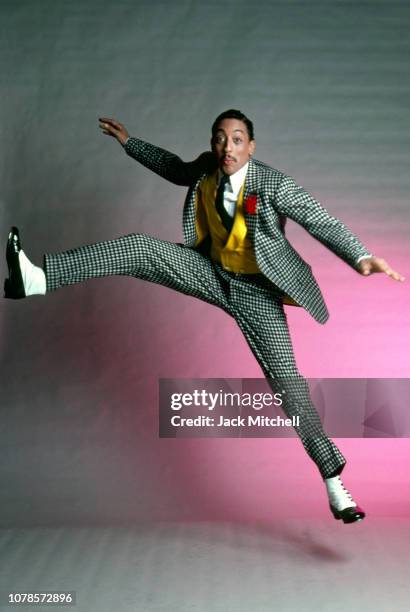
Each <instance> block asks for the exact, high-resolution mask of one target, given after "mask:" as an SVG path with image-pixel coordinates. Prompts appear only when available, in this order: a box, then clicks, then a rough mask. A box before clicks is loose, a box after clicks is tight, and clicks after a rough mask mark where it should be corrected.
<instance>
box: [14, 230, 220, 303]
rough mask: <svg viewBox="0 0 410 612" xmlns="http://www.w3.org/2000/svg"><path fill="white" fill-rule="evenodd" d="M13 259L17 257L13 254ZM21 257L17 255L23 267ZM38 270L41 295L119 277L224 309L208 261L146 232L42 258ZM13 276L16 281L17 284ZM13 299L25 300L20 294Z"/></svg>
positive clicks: (214, 276)
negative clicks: (42, 284) (42, 277)
mask: <svg viewBox="0 0 410 612" xmlns="http://www.w3.org/2000/svg"><path fill="white" fill-rule="evenodd" d="M13 257H14V259H15V258H16V257H17V255H16V254H14V253H13ZM25 259H26V257H25V255H24V257H23V258H22V257H21V254H20V261H22V263H23V264H24V262H25ZM14 263H15V262H14ZM30 266H32V264H31V263H30ZM32 267H33V268H34V267H35V266H32ZM37 270H41V269H40V268H37ZM43 270H44V273H45V286H46V293H49V292H50V291H55V290H56V289H59V288H61V287H65V286H67V285H72V284H75V283H80V282H83V281H86V280H88V279H92V278H99V277H105V276H111V275H124V276H133V277H134V278H140V279H143V280H148V281H150V282H154V283H158V284H160V285H164V286H167V287H170V288H172V289H175V290H176V291H179V292H181V293H185V294H187V295H191V296H193V297H197V298H199V299H201V300H204V301H206V302H209V303H211V304H214V305H216V306H220V307H221V308H226V306H227V304H226V297H225V293H224V291H223V289H222V287H221V279H220V278H219V277H218V276H217V275H216V274H215V269H214V267H213V265H212V262H211V261H210V260H209V259H208V258H206V257H204V256H203V255H201V254H199V253H197V252H196V251H195V250H193V249H190V248H187V247H184V246H183V245H181V244H175V243H173V242H168V241H165V240H160V239H158V238H154V237H152V236H148V235H146V234H129V235H127V236H123V237H120V238H117V239H114V240H108V241H104V242H97V243H95V244H90V245H86V246H81V247H78V248H75V249H70V250H68V251H62V252H60V253H54V254H51V253H48V254H45V255H44V266H43ZM23 272H24V271H23ZM19 276H20V278H18V279H17V280H19V281H21V275H19ZM23 277H24V273H23ZM24 280H26V279H25V278H24ZM6 282H7V281H6ZM42 293H44V292H42ZM26 295H28V293H26ZM6 297H8V296H6ZM19 297H25V296H24V292H23V295H20V296H19Z"/></svg>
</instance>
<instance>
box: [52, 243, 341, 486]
mask: <svg viewBox="0 0 410 612" xmlns="http://www.w3.org/2000/svg"><path fill="white" fill-rule="evenodd" d="M44 271H45V274H46V282H47V292H50V291H54V290H56V289H58V288H60V287H64V286H65V285H72V284H74V283H79V282H82V281H86V280H88V279H90V278H97V277H103V276H111V275H115V274H119V275H125V276H133V277H135V278H140V279H144V280H147V281H151V282H153V283H158V284H160V285H163V286H166V287H170V288H171V289H175V290H176V291H179V292H181V293H185V294H186V295H190V296H193V297H196V298H199V299H200V300H203V301H205V302H208V303H210V304H214V305H215V306H219V307H220V308H222V309H223V310H224V311H225V312H227V313H228V314H229V315H231V316H232V317H233V318H234V319H235V320H236V322H237V323H238V325H239V327H240V329H241V331H242V332H243V334H244V336H245V338H246V340H247V342H248V344H249V347H250V349H251V350H252V352H253V354H254V355H255V357H256V359H257V360H258V363H259V365H260V366H261V368H262V370H263V373H264V375H265V376H266V378H267V379H269V384H270V385H271V387H272V388H273V389H274V390H277V389H278V388H279V387H280V388H281V389H282V390H285V394H284V395H283V398H284V401H283V405H282V408H283V410H284V412H285V414H286V415H287V416H288V417H292V416H293V415H296V416H297V415H299V416H300V419H299V422H300V426H299V427H296V428H295V429H296V431H297V434H298V435H299V437H300V439H301V441H302V444H303V446H304V447H305V449H306V451H307V453H308V455H309V456H310V457H311V459H312V460H313V461H314V462H315V463H316V465H317V467H318V469H319V471H320V474H321V476H322V477H323V478H329V477H331V476H334V475H336V474H340V472H341V471H342V469H343V467H344V465H345V464H346V460H345V458H344V457H343V455H342V454H341V452H340V451H339V449H338V448H337V446H336V445H335V444H334V442H333V441H332V440H330V439H329V438H328V437H327V436H326V434H325V432H324V431H323V428H322V425H321V422H320V418H319V415H318V414H317V412H316V409H315V407H314V405H313V404H312V401H311V399H310V394H309V388H308V385H307V382H306V381H305V380H304V379H303V378H302V376H301V375H300V374H299V372H298V370H297V367H296V364H295V358H294V355H293V348H292V343H291V339H290V336H289V330H288V325H287V320H286V314H285V312H284V309H283V302H282V297H283V293H282V292H281V290H280V289H278V288H277V287H275V285H273V284H272V283H271V282H270V281H269V280H268V279H267V278H266V277H265V276H264V275H263V274H237V273H234V272H228V271H226V270H224V269H223V268H222V267H221V266H220V265H219V264H217V263H216V262H214V261H212V260H211V259H210V258H209V257H207V256H204V255H202V254H200V253H198V252H197V251H195V250H194V249H192V248H189V247H186V246H184V245H182V244H178V243H177V244H176V243H173V242H167V241H165V240H160V239H158V238H154V237H152V236H148V235H146V234H130V235H127V236H123V237H121V238H118V239H115V240H108V241H106V242H99V243H96V244H92V245H88V246H82V247H79V248H77V249H72V250H69V251H65V252H62V253H56V254H46V255H44ZM278 385H279V386H278ZM285 398H286V401H285Z"/></svg>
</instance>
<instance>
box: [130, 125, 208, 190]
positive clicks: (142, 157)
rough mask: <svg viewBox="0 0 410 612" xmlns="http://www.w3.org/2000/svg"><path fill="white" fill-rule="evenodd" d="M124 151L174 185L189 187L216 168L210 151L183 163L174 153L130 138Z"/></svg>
mask: <svg viewBox="0 0 410 612" xmlns="http://www.w3.org/2000/svg"><path fill="white" fill-rule="evenodd" d="M124 149H125V152H126V153H127V155H129V156H130V157H132V158H133V159H135V160H136V161H138V162H140V163H141V164H142V165H143V166H145V167H146V168H148V169H149V170H152V171H153V172H155V173H156V174H158V175H159V176H162V178H164V179H166V180H167V181H170V182H171V183H174V184H175V185H186V186H190V185H192V184H193V183H195V181H196V180H197V178H198V177H199V176H200V175H201V174H203V173H204V172H206V173H207V172H212V171H213V170H214V169H215V168H216V160H215V158H214V155H213V154H212V153H211V152H210V151H206V152H205V153H202V154H201V155H200V156H199V157H198V158H197V159H195V160H194V161H192V162H184V161H182V159H181V158H180V157H178V156H177V155H175V154H174V153H170V152H169V151H166V150H165V149H161V148H160V147H156V146H155V145H152V144H150V143H148V142H144V141H143V140H140V139H139V138H132V137H131V138H128V140H127V142H126V143H125V145H124Z"/></svg>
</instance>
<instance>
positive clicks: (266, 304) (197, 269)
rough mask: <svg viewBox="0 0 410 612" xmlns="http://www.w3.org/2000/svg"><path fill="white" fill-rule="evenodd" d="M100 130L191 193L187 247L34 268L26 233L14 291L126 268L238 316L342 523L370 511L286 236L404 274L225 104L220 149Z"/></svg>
mask: <svg viewBox="0 0 410 612" xmlns="http://www.w3.org/2000/svg"><path fill="white" fill-rule="evenodd" d="M100 128H101V129H102V130H103V133H104V134H107V135H109V136H113V137H114V138H116V139H117V140H118V141H119V142H120V143H121V145H122V146H123V147H124V149H125V151H126V153H127V154H128V155H130V156H131V157H133V158H134V159H136V160H137V161H139V162H140V163H142V164H143V165H144V166H146V167H147V168H149V169H150V170H152V171H154V172H156V173H157V174H159V175H160V176H162V177H163V178H165V179H167V180H169V181H171V182H172V183H175V184H177V185H186V186H188V187H189V191H188V194H187V197H186V200H185V206H184V211H183V230H184V239H185V241H184V244H175V243H172V242H167V241H165V240H159V239H157V238H154V237H152V236H147V235H145V234H130V235H128V236H124V237H122V238H118V239H115V240H109V241H107V242H101V243H96V244H93V245H88V246H82V247H79V248H77V249H73V250H69V251H65V252H62V253H57V254H46V255H45V256H44V265H43V268H39V267H37V266H34V265H33V264H32V263H31V262H30V260H29V259H28V258H27V256H26V255H25V253H24V251H23V250H22V249H21V244H20V238H19V232H18V229H17V228H15V227H13V228H12V229H11V231H10V233H9V237H8V242H7V263H8V268H9V278H8V279H6V281H5V287H4V288H5V297H7V298H14V299H17V298H23V297H26V296H29V295H35V294H42V295H45V294H47V293H49V292H50V291H53V290H56V289H58V288H60V287H64V286H66V285H70V284H73V283H78V282H81V281H85V280H87V279H90V278H96V277H102V276H110V275H114V274H121V275H128V276H133V277H135V278H141V279H145V280H148V281H151V282H155V283H159V284H161V285H164V286H167V287H170V288H172V289H175V290H176V291H180V292H182V293H185V294H187V295H190V296H194V297H197V298H199V299H201V300H204V301H206V302H209V303H210V304H214V305H215V306H219V307H220V308H222V309H223V310H225V311H226V312H227V313H228V314H230V315H231V316H232V317H234V319H235V320H236V322H237V323H238V325H239V327H240V329H241V331H242V332H243V334H244V336H245V338H246V340H247V342H248V344H249V347H250V349H251V350H252V352H253V354H254V355H255V357H256V359H257V360H258V363H259V365H260V366H261V368H262V370H263V373H264V375H265V376H266V377H267V378H268V379H269V381H270V384H271V385H274V384H275V381H277V380H280V381H281V385H282V386H283V384H284V385H285V390H286V397H287V400H286V401H284V404H283V409H284V411H285V413H286V414H287V416H289V417H292V416H293V415H299V416H300V417H301V418H300V421H301V426H300V427H298V428H296V431H297V433H298V435H299V437H300V439H301V441H302V443H303V445H304V447H305V449H306V451H307V453H308V454H309V456H310V457H311V459H312V460H313V461H314V462H315V463H316V465H317V467H318V469H319V472H320V474H321V476H322V478H323V480H324V483H325V485H326V491H327V494H328V498H329V505H330V509H331V511H332V513H333V516H334V517H335V518H336V519H342V520H343V522H345V523H353V522H355V521H358V520H361V519H363V518H364V516H365V513H364V512H363V510H362V509H361V508H359V506H358V505H357V504H356V502H355V501H354V500H353V498H352V496H351V495H350V493H349V491H347V489H345V487H344V486H343V483H342V481H341V479H340V473H341V472H342V470H343V468H344V466H345V464H346V460H345V458H344V457H343V455H342V454H341V452H340V450H339V449H338V448H337V446H336V445H335V444H334V442H333V441H332V440H330V439H329V438H328V437H327V435H326V434H325V432H324V431H323V429H322V426H321V423H320V419H319V416H318V414H317V412H316V409H315V407H314V406H313V404H312V402H311V399H310V395H309V388H308V386H307V383H306V381H305V380H304V379H303V378H302V377H301V375H300V374H299V372H298V370H297V367H296V364H295V359H294V355H293V349H292V344H291V340H290V336H289V331H288V326H287V320H286V315H285V313H284V306H283V305H284V304H293V305H295V306H301V307H303V308H305V309H306V310H307V311H308V312H309V313H310V314H311V315H312V316H313V317H314V318H315V319H316V320H317V321H318V322H319V323H325V322H326V321H327V319H328V316H329V315H328V312H327V308H326V305H325V302H324V300H323V296H322V294H321V291H320V289H319V286H318V284H317V282H316V280H315V278H314V276H313V275H312V272H311V268H310V266H309V265H308V264H307V263H306V262H305V261H304V260H303V259H302V257H301V256H300V255H299V254H298V253H297V252H296V251H295V249H294V248H293V247H292V246H291V244H290V243H289V242H288V240H287V239H286V236H285V222H286V218H287V217H289V218H291V219H293V220H294V221H296V222H297V223H299V224H300V225H302V226H303V227H304V228H305V229H306V230H307V231H308V232H309V233H310V234H311V235H312V236H314V237H315V238H317V239H318V240H320V241H321V242H322V243H323V244H324V245H325V246H327V247H328V248H329V249H331V250H332V251H333V252H334V253H335V254H336V255H338V256H339V257H341V258H342V259H343V260H344V261H345V262H346V263H348V264H349V265H350V266H351V267H352V268H353V269H354V270H356V271H357V272H359V273H360V274H362V275H365V276H367V275H370V274H372V273H375V272H383V273H385V274H387V275H388V276H390V277H391V278H392V279H394V280H397V281H403V280H404V277H403V276H401V275H400V274H399V273H398V272H395V271H394V270H392V269H391V268H390V266H389V265H388V264H387V263H386V262H385V261H384V260H383V259H381V258H379V257H375V256H373V255H371V254H370V253H369V252H368V251H367V249H366V248H365V247H364V246H363V245H362V244H361V242H360V241H359V240H358V238H357V237H356V236H355V235H354V234H352V233H351V232H350V231H349V230H348V229H347V228H346V226H345V225H343V223H341V221H339V220H338V219H336V218H335V217H332V216H330V215H329V213H328V212H327V211H326V210H325V209H324V208H323V207H322V206H321V205H320V204H319V203H318V202H317V201H316V200H315V199H314V198H313V197H312V196H311V195H309V193H307V192H306V191H305V190H304V189H303V188H302V187H300V186H298V185H297V184H296V183H295V181H294V180H293V179H292V178H291V177H290V176H288V175H286V174H284V173H283V172H280V171H278V170H275V169H274V168H271V167H269V166H268V165H266V164H264V163H262V162H260V161H257V160H254V159H253V158H252V155H253V153H254V151H255V139H254V133H253V125H252V122H251V121H250V120H249V119H248V118H247V117H246V116H245V115H244V114H243V113H241V112H240V111H237V110H233V109H231V110H228V111H226V112H224V113H222V114H221V115H219V116H218V117H217V119H216V120H215V122H214V124H213V126H212V138H211V148H212V151H208V152H205V153H203V154H202V155H200V156H199V157H198V158H197V159H196V160H195V161H193V162H189V163H185V162H183V161H182V160H181V159H180V158H179V157H177V156H176V155H174V154H172V153H169V152H168V151H165V150H163V149H160V148H159V147H156V146H154V145H152V144H149V143H147V142H144V141H142V140H140V139H139V138H132V137H130V136H129V134H128V132H127V130H126V129H125V127H124V126H123V125H122V124H121V123H119V122H118V121H116V120H114V119H111V118H107V117H103V118H101V119H100Z"/></svg>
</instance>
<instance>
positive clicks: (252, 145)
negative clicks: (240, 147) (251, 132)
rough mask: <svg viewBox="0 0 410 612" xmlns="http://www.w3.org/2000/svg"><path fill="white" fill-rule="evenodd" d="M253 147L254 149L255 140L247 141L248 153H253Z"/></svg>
mask: <svg viewBox="0 0 410 612" xmlns="http://www.w3.org/2000/svg"><path fill="white" fill-rule="evenodd" d="M255 149H256V141H255V140H251V141H250V143H249V155H253V154H254V153H255Z"/></svg>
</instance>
